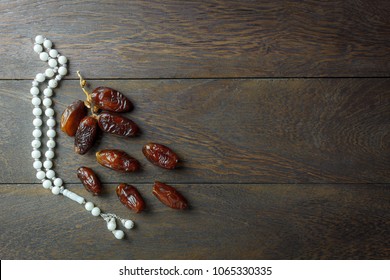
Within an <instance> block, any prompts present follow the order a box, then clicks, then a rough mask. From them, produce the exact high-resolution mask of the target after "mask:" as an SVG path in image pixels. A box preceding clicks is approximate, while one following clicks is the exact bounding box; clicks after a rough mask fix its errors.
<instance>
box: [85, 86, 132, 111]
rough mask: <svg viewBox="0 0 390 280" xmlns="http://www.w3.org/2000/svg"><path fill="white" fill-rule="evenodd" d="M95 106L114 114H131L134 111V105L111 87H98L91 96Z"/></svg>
mask: <svg viewBox="0 0 390 280" xmlns="http://www.w3.org/2000/svg"><path fill="white" fill-rule="evenodd" d="M91 99H92V102H93V104H94V105H95V106H96V107H98V108H100V109H102V110H107V111H112V112H119V113H123V112H129V111H131V110H132V109H133V103H131V101H130V100H129V99H128V98H127V97H126V96H124V95H123V94H122V93H120V92H119V91H117V90H115V89H112V88H109V87H97V88H95V89H94V90H93V92H92V94H91Z"/></svg>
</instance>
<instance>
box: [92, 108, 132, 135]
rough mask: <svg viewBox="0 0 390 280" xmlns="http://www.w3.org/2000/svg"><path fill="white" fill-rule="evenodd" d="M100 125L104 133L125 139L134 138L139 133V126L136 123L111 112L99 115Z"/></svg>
mask: <svg viewBox="0 0 390 280" xmlns="http://www.w3.org/2000/svg"><path fill="white" fill-rule="evenodd" d="M98 124H99V127H100V129H101V130H102V131H104V132H108V133H111V134H115V135H119V136H124V137H132V136H135V135H136V134H137V133H138V132H139V128H138V125H137V124H136V123H135V122H133V121H132V120H130V119H128V118H126V117H123V116H120V115H118V114H113V113H109V112H102V113H101V114H99V119H98Z"/></svg>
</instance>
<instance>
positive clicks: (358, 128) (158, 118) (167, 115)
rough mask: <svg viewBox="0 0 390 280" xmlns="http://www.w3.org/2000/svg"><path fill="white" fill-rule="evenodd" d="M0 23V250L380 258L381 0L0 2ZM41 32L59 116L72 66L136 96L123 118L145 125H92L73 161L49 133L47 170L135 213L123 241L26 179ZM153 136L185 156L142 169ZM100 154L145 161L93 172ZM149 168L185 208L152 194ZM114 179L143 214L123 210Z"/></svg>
mask: <svg viewBox="0 0 390 280" xmlns="http://www.w3.org/2000/svg"><path fill="white" fill-rule="evenodd" d="M0 24H1V44H0V64H1V67H0V119H1V122H0V131H1V133H0V149H1V153H0V164H1V168H0V198H1V204H0V205H1V214H0V258H1V259H388V258H390V203H389V201H390V189H389V188H390V186H389V184H390V169H389V167H390V133H389V132H390V75H389V74H390V2H389V1H387V0H383V1H380V0H374V1H368V0H366V1H357V0H356V1H352V0H346V1H345V0H333V1H275V0H272V1H271V0H266V1H222V0H208V1H179V0H177V1H173V0H170V1H109V0H106V1H96V3H95V1H76V0H73V1H41V0H34V1H32V0H18V1H14V0H12V1H11V0H3V1H0ZM38 34H42V35H44V36H46V37H47V38H50V39H51V40H52V41H53V42H54V43H55V47H56V49H57V50H58V51H59V52H60V53H61V54H63V55H65V56H67V57H68V59H69V61H70V63H69V75H68V76H67V77H66V78H65V80H64V81H62V82H61V85H60V87H59V88H58V90H56V94H55V96H54V99H53V101H54V109H55V111H56V117H57V119H59V117H60V115H61V113H62V111H63V110H64V108H65V107H66V106H67V105H68V104H70V103H71V102H73V101H74V100H76V99H82V98H84V95H83V93H82V91H81V90H80V87H79V81H78V78H77V75H76V71H77V70H80V71H81V72H82V73H83V74H84V76H85V78H86V79H87V80H88V81H89V84H90V87H91V88H94V87H97V86H103V85H104V86H110V87H113V88H116V89H118V90H119V91H121V92H123V93H124V94H125V95H127V96H128V97H129V98H130V99H131V100H132V101H133V102H134V104H135V110H134V111H133V112H131V113H128V114H127V116H128V117H129V118H131V119H133V120H134V121H135V122H136V123H138V124H139V126H140V127H141V129H142V134H141V135H140V136H139V137H136V138H134V139H120V138H116V137H113V136H110V135H104V136H103V137H101V138H100V139H99V141H98V142H97V144H96V145H95V147H94V148H93V149H92V150H91V151H90V152H88V153H87V154H86V155H84V156H80V155H76V154H75V153H74V152H73V138H70V137H67V136H65V135H64V134H63V133H60V132H59V129H58V128H57V130H58V132H59V133H58V136H57V143H58V148H57V151H58V153H57V156H56V158H55V169H56V171H57V174H58V175H59V177H61V178H63V179H64V181H65V182H66V183H67V184H66V186H67V187H68V188H69V189H70V190H72V191H75V192H77V193H79V194H81V195H83V196H85V197H86V198H87V199H91V200H92V201H94V202H96V204H97V205H98V206H100V207H101V209H103V210H104V211H109V212H115V213H117V214H118V215H120V216H123V217H128V218H131V219H133V220H134V221H135V222H136V224H137V226H136V228H135V229H134V230H133V231H130V232H129V233H128V237H127V238H126V239H124V240H116V239H115V238H113V236H112V234H111V233H110V232H109V231H108V230H106V225H105V222H104V221H103V220H102V219H98V218H95V217H92V216H91V215H90V213H88V212H87V211H86V210H85V209H84V207H83V206H80V205H78V204H77V203H74V202H72V201H70V200H68V199H66V198H64V197H63V196H53V195H51V193H50V192H49V191H47V190H45V189H43V188H42V187H41V185H40V183H39V181H37V179H35V171H34V169H33V167H32V159H31V156H30V153H31V145H30V143H31V140H32V136H31V132H32V129H33V127H32V124H31V122H32V119H33V117H32V114H31V110H32V105H31V95H30V93H29V89H30V87H31V81H32V79H33V78H34V77H35V74H36V73H38V72H39V71H44V69H45V67H46V64H45V63H43V62H42V61H40V60H39V58H38V57H37V55H36V54H35V53H34V52H33V50H32V46H33V38H34V37H35V36H36V35H38ZM149 141H154V142H158V143H162V144H166V145H168V146H170V147H171V148H173V149H174V150H175V151H176V152H177V153H178V154H179V156H180V158H181V160H182V165H183V167H182V168H180V169H178V170H174V171H166V170H162V169H159V168H158V167H155V166H152V165H151V164H150V163H148V162H147V160H146V159H145V158H144V157H143V155H142V152H141V148H142V146H143V144H145V143H147V142H149ZM103 148H120V149H123V150H125V151H127V152H128V153H129V154H131V155H133V156H134V157H136V158H137V159H139V161H140V162H141V165H142V170H141V171H140V172H138V173H135V174H127V175H124V174H118V173H116V172H114V171H110V170H107V169H104V168H103V167H101V166H99V165H98V164H97V163H96V161H95V156H94V154H95V152H96V151H98V150H100V149H103ZM82 165H84V166H89V167H91V168H93V169H94V170H95V171H96V172H97V173H98V174H99V176H100V178H101V180H102V182H103V184H104V188H105V191H104V194H103V195H102V196H101V197H98V198H93V197H91V195H90V194H89V193H87V192H86V191H85V189H84V187H83V186H82V185H81V184H80V182H79V181H78V179H77V177H76V175H75V171H76V169H77V168H78V167H79V166H82ZM154 180H160V181H163V182H166V183H169V184H171V185H173V186H175V187H176V188H177V189H178V190H179V191H180V192H182V193H183V194H184V195H185V196H186V197H187V198H188V200H189V202H190V205H191V208H190V209H189V210H187V211H175V210H172V209H169V208H167V207H165V206H164V205H162V204H161V203H160V202H159V201H157V199H156V198H155V197H154V196H153V195H152V193H151V189H152V184H153V182H154ZM121 182H126V183H130V184H133V185H134V186H136V187H137V188H138V189H139V191H140V193H141V194H142V196H143V197H144V199H145V201H146V203H147V211H145V212H143V213H139V214H135V213H132V212H131V211H130V210H128V209H126V208H125V207H124V206H123V205H121V204H120V202H119V200H118V199H117V197H116V194H115V187H116V185H117V184H118V183H121Z"/></svg>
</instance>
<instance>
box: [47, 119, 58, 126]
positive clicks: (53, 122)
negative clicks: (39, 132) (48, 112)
mask: <svg viewBox="0 0 390 280" xmlns="http://www.w3.org/2000/svg"><path fill="white" fill-rule="evenodd" d="M46 124H47V126H50V127H53V126H55V125H56V121H55V119H48V120H47V121H46Z"/></svg>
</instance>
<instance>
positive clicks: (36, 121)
mask: <svg viewBox="0 0 390 280" xmlns="http://www.w3.org/2000/svg"><path fill="white" fill-rule="evenodd" d="M33 125H34V126H36V127H39V126H41V125H42V120H41V119H40V118H35V119H34V120H33Z"/></svg>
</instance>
